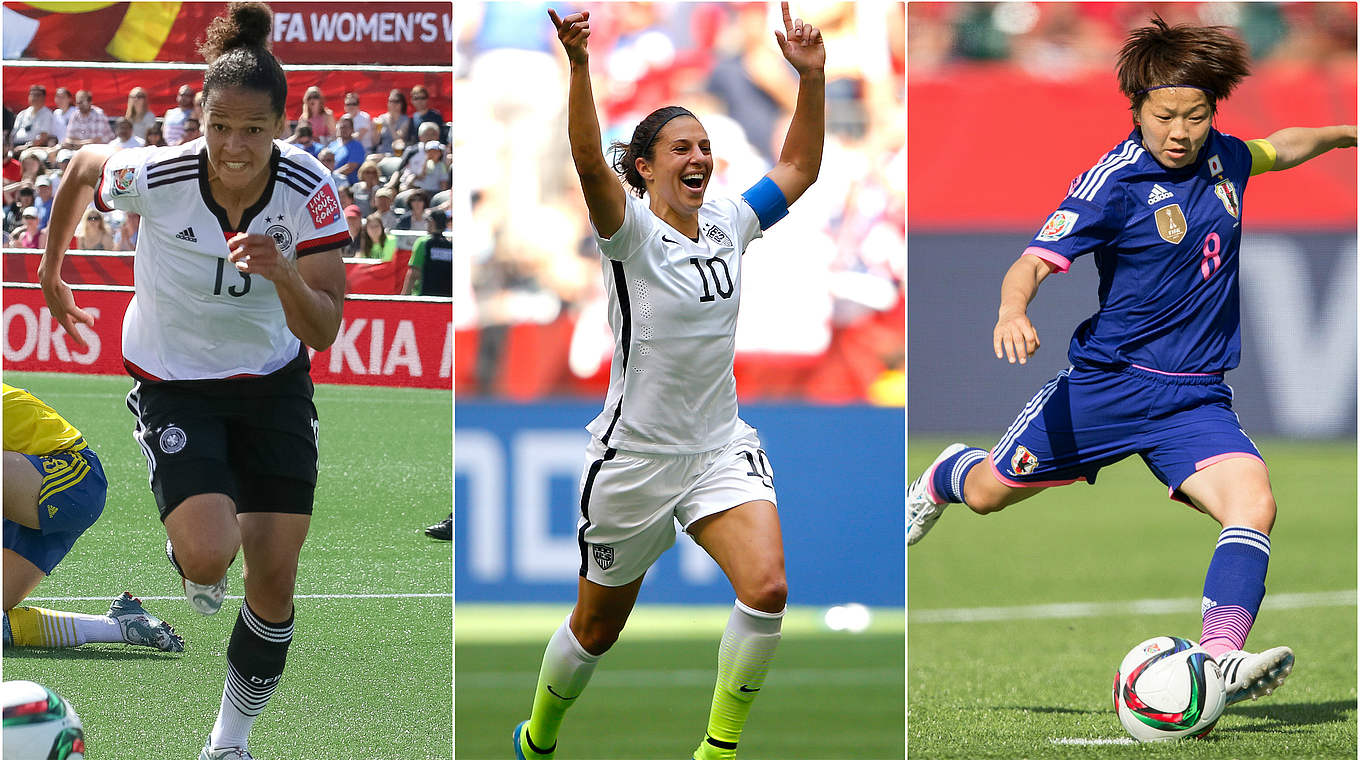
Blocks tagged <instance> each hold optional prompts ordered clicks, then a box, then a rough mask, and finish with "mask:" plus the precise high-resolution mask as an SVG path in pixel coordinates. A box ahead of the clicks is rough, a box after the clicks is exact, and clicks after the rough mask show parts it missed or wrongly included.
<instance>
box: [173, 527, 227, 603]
mask: <svg viewBox="0 0 1360 760" xmlns="http://www.w3.org/2000/svg"><path fill="white" fill-rule="evenodd" d="M165 556H166V558H167V559H169V560H170V564H172V565H174V566H175V572H177V573H179V577H180V580H182V581H184V598H185V599H187V600H189V604H190V605H191V606H192V607H193V608H194V609H195V610H197V611H198V614H200V615H213V614H216V613H217V611H218V610H220V609H222V600H223V599H225V598H227V576H225V575H224V576H222V580H220V581H218V582H216V583H214V584H211V585H208V586H205V585H203V584H201V583H194V582H193V581H191V580H189V579H188V578H185V577H184V570H182V569H181V568H180V566H179V562H178V561H177V560H176V559H175V547H174V545H173V544H171V543H170V539H168V538H167V539H165Z"/></svg>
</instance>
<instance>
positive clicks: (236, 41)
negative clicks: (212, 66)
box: [198, 2, 274, 63]
mask: <svg viewBox="0 0 1360 760" xmlns="http://www.w3.org/2000/svg"><path fill="white" fill-rule="evenodd" d="M273 24H274V13H273V11H270V10H269V6H268V5H265V4H264V3H239V2H238V3H232V4H231V5H229V6H227V15H225V16H218V17H217V18H215V19H213V21H212V23H211V24H209V25H208V29H207V32H206V34H207V38H206V39H205V40H204V41H203V44H202V45H199V47H198V52H199V53H200V54H202V55H203V60H205V61H207V62H208V63H212V62H213V61H215V60H217V58H218V57H219V56H221V55H222V54H224V53H226V52H227V51H229V50H234V49H236V48H242V47H249V48H264V49H265V50H268V49H269V46H270V41H271V40H270V35H269V32H270V30H271V28H272V27H273Z"/></svg>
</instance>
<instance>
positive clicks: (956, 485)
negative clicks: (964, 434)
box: [930, 448, 987, 504]
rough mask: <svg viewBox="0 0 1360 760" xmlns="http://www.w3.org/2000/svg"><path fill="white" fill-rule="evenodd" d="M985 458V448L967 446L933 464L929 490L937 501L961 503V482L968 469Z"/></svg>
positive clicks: (965, 477)
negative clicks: (933, 468)
mask: <svg viewBox="0 0 1360 760" xmlns="http://www.w3.org/2000/svg"><path fill="white" fill-rule="evenodd" d="M986 458H987V450H986V449H978V448H968V449H964V450H963V451H960V452H959V453H957V454H955V455H953V456H951V457H948V458H946V459H945V460H944V461H942V462H940V463H939V464H937V465H935V471H934V472H932V473H931V474H930V490H931V491H933V492H934V495H935V497H936V500H937V501H939V502H949V503H950V504H962V503H963V483H964V481H965V480H967V478H968V471H969V470H971V469H973V467H974V466H976V465H977V464H978V463H979V462H981V461H982V460H984V459H986Z"/></svg>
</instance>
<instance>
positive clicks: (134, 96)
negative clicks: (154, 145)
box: [114, 87, 156, 145]
mask: <svg viewBox="0 0 1360 760" xmlns="http://www.w3.org/2000/svg"><path fill="white" fill-rule="evenodd" d="M123 116H124V118H126V119H127V120H128V122H130V123H131V124H132V134H133V135H135V136H136V137H137V139H139V140H141V141H142V144H143V145H145V144H146V131H147V130H148V129H150V128H151V127H154V126H156V114H154V113H152V112H151V108H150V107H149V106H148V105H147V99H146V90H143V89H142V88H140V87H133V88H132V90H131V91H130V92H128V104H127V113H126V114H124V115H123ZM114 131H115V132H116V131H117V129H116V128H115V130H114Z"/></svg>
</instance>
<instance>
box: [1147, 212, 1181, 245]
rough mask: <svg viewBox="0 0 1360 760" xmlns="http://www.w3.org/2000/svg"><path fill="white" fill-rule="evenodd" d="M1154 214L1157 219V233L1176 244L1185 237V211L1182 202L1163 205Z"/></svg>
mask: <svg viewBox="0 0 1360 760" xmlns="http://www.w3.org/2000/svg"><path fill="white" fill-rule="evenodd" d="M1153 216H1154V217H1155V218H1156V219H1157V234H1158V235H1161V236H1162V240H1165V241H1166V242H1168V243H1173V244H1174V243H1179V242H1181V241H1182V240H1184V239H1185V230H1186V225H1185V212H1183V211H1181V204H1179V203H1173V204H1171V205H1170V206H1162V207H1161V208H1159V209H1157V210H1156V211H1155V212H1153Z"/></svg>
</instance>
